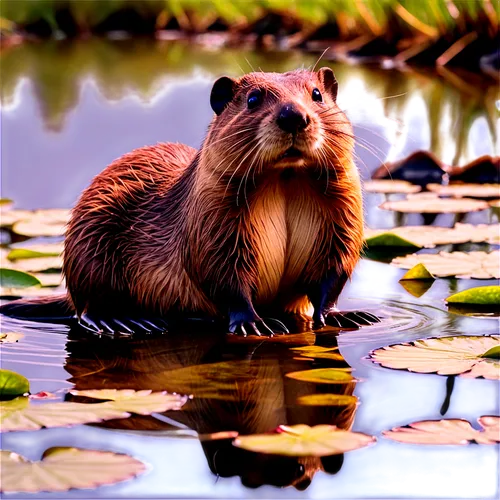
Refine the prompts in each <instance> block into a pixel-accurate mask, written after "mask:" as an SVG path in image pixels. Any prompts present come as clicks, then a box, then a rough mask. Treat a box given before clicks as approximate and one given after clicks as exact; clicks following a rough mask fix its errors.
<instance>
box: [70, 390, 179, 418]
mask: <svg viewBox="0 0 500 500" xmlns="http://www.w3.org/2000/svg"><path fill="white" fill-rule="evenodd" d="M70 393H71V394H73V395H74V396H83V397H87V398H94V399H105V400H108V401H112V402H113V403H112V405H111V406H112V407H113V408H116V409H120V410H122V411H126V412H131V413H136V414H137V415H151V413H155V412H158V413H161V412H164V411H169V410H179V409H180V408H181V406H182V405H183V404H184V403H185V402H186V401H187V397H186V396H179V395H178V394H167V393H166V392H152V391H149V390H142V391H134V390H133V389H97V390H90V391H76V390H75V391H70Z"/></svg>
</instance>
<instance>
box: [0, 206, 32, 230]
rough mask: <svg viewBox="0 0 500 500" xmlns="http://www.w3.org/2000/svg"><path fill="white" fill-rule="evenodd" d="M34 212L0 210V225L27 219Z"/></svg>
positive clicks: (8, 224)
mask: <svg viewBox="0 0 500 500" xmlns="http://www.w3.org/2000/svg"><path fill="white" fill-rule="evenodd" d="M33 213H34V212H30V211H29V210H4V209H3V207H2V211H1V212H0V226H1V227H9V226H12V225H13V224H15V223H16V222H18V221H21V220H24V219H29V218H30V217H32V216H33Z"/></svg>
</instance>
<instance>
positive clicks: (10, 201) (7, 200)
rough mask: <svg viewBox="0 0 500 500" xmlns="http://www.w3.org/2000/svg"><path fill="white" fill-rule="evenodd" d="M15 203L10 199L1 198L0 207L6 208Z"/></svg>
mask: <svg viewBox="0 0 500 500" xmlns="http://www.w3.org/2000/svg"><path fill="white" fill-rule="evenodd" d="M12 203H13V201H12V200H11V199H10V198H0V206H2V208H3V207H5V206H7V205H12Z"/></svg>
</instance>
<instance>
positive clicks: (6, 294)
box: [0, 286, 60, 298]
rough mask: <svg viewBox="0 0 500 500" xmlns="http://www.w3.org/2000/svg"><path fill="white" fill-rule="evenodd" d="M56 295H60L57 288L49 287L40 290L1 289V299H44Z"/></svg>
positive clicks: (36, 287) (32, 288)
mask: <svg viewBox="0 0 500 500" xmlns="http://www.w3.org/2000/svg"><path fill="white" fill-rule="evenodd" d="M55 293H60V291H58V289H57V288H54V287H48V288H40V287H39V286H33V287H28V288H6V287H3V286H2V287H0V297H2V298H11V297H15V298H17V297H43V296H49V295H54V294H55Z"/></svg>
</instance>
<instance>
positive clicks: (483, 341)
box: [369, 335, 500, 379]
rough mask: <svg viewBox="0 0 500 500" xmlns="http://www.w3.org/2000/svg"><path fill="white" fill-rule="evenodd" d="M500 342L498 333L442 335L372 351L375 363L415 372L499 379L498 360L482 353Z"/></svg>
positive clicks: (371, 356) (499, 366) (499, 365)
mask: <svg viewBox="0 0 500 500" xmlns="http://www.w3.org/2000/svg"><path fill="white" fill-rule="evenodd" d="M498 345H500V336H497V335H485V336H471V335H467V336H460V337H441V338H428V339H422V340H416V341H414V342H405V343H403V344H394V345H391V346H388V347H382V348H380V349H376V350H374V351H372V352H371V353H370V355H369V359H371V360H372V361H373V362H374V363H378V364H380V365H381V366H384V367H386V368H395V369H398V370H408V371H411V372H416V373H437V374H438V375H459V374H460V375H462V376H464V377H468V378H478V377H483V378H487V379H500V363H499V362H498V361H496V360H495V359H488V358H486V357H484V354H485V353H486V352H488V351H489V350H490V349H492V348H494V347H496V346H498Z"/></svg>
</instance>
